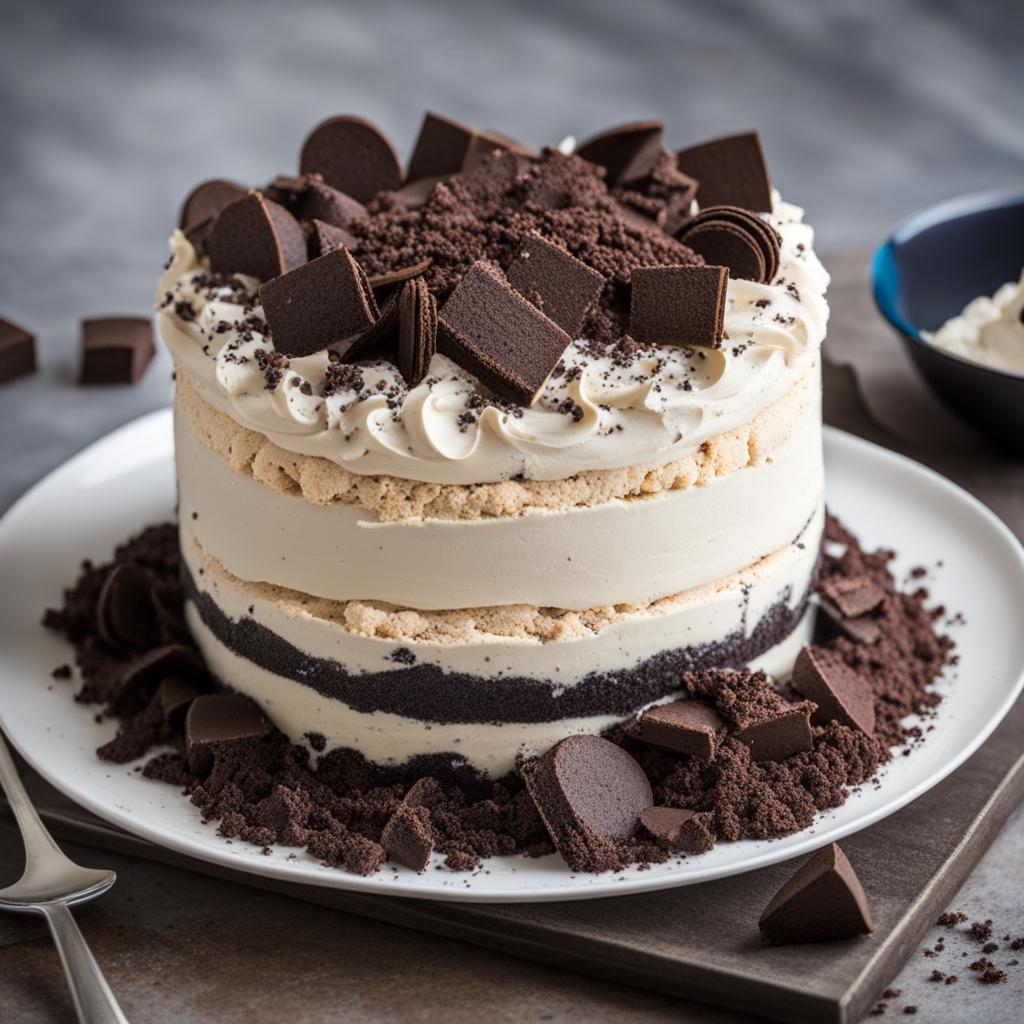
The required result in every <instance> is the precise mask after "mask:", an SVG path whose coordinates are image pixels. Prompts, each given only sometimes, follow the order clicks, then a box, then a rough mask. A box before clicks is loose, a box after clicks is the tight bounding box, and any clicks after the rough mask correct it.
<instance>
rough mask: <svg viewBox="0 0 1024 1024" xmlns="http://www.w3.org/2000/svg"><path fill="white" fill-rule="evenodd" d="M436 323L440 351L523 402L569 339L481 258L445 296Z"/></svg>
mask: <svg viewBox="0 0 1024 1024" xmlns="http://www.w3.org/2000/svg"><path fill="white" fill-rule="evenodd" d="M438 328H439V332H438V349H439V351H441V352H443V353H444V354H445V355H446V356H448V357H449V358H450V359H452V360H453V361H454V362H456V363H458V364H459V365H460V366H462V367H464V368H465V369H467V370H469V372H470V373H472V374H474V375H475V376H476V377H478V378H479V379H480V380H481V381H483V383H484V384H486V385H487V386H488V387H489V388H491V389H492V390H493V391H496V392H497V393H498V394H499V395H502V396H503V397H505V398H508V399H511V400H512V401H513V402H518V403H520V404H521V405H527V406H528V405H530V403H531V402H532V401H533V399H534V398H535V397H536V395H537V393H538V392H539V391H540V390H541V388H543V387H544V382H545V381H546V380H547V379H548V377H549V376H550V374H551V371H552V370H553V369H554V368H555V366H557V365H558V360H559V359H561V357H562V353H563V352H564V351H565V350H566V348H567V347H568V346H569V344H570V343H571V341H572V339H571V338H570V337H569V335H568V334H566V333H565V331H563V330H562V328H561V327H559V326H558V324H556V323H555V322H554V321H553V320H550V319H548V317H546V316H545V315H544V314H543V313H541V312H540V310H539V309H537V307H536V306H534V305H533V303H531V302H528V301H527V300H526V299H524V298H523V297H522V296H521V295H520V294H519V293H518V292H516V291H514V290H513V289H512V288H511V287H510V286H509V284H508V282H507V281H506V280H505V278H504V277H503V275H502V274H501V271H499V270H498V269H497V268H496V267H494V266H493V265H492V264H490V263H486V262H484V261H483V260H478V261H477V262H476V263H474V264H473V266H472V267H470V269H469V272H468V273H467V274H466V276H465V277H464V278H463V279H462V280H461V281H460V282H459V284H458V286H457V287H456V288H455V290H454V291H453V292H452V294H451V295H450V296H449V297H448V301H447V302H445V304H444V306H443V307H442V309H441V311H440V314H439V315H438Z"/></svg>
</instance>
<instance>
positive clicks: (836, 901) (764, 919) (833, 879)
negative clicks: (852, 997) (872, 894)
mask: <svg viewBox="0 0 1024 1024" xmlns="http://www.w3.org/2000/svg"><path fill="white" fill-rule="evenodd" d="M758 926H759V927H760V929H761V936H762V938H764V939H765V941H767V942H769V943H771V945H773V946H782V945H787V944H789V943H801V942H829V941H831V940H833V939H851V938H853V937H854V936H856V935H867V934H868V933H869V932H873V931H874V930H875V926H874V924H873V923H872V921H871V910H870V909H869V907H868V901H867V897H866V896H865V895H864V889H863V888H862V887H861V884H860V881H859V879H858V878H857V875H856V873H855V872H854V870H853V867H852V865H851V864H850V862H849V861H848V860H847V859H846V855H845V854H844V853H843V851H842V850H840V849H839V847H838V846H836V844H835V843H832V844H830V845H829V846H826V847H825V848H824V849H823V850H819V851H818V852H817V853H816V854H814V856H813V857H811V859H810V860H808V861H806V862H805V863H804V864H802V865H801V866H800V868H799V869H798V870H797V872H796V874H795V875H793V877H792V878H790V880H789V881H788V882H786V884H785V885H784V886H783V887H782V888H781V889H780V890H779V891H778V892H777V893H776V894H775V895H774V896H773V897H772V900H771V902H770V903H769V904H768V906H767V907H765V909H764V913H763V914H761V919H760V921H758Z"/></svg>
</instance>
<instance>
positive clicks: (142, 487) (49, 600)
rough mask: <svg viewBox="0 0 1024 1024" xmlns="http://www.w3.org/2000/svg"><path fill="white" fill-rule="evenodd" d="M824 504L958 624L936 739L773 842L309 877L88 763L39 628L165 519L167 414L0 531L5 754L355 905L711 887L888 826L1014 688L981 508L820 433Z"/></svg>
mask: <svg viewBox="0 0 1024 1024" xmlns="http://www.w3.org/2000/svg"><path fill="white" fill-rule="evenodd" d="M825 452H826V463H827V476H828V502H829V506H830V507H831V508H832V509H833V510H834V511H836V512H837V513H838V514H839V515H841V516H842V518H843V520H844V521H845V522H846V523H847V524H848V525H849V526H850V527H851V528H852V529H853V530H855V532H857V533H858V534H859V535H860V537H861V539H862V540H863V541H864V543H865V544H866V545H867V546H869V547H875V546H886V547H891V548H894V549H895V550H896V551H898V552H899V558H898V559H897V561H896V564H895V568H896V572H897V574H898V576H903V575H904V574H905V573H906V572H907V571H908V570H909V569H910V568H911V567H913V566H917V565H925V566H936V563H938V562H939V561H941V566H940V567H937V568H936V569H935V571H934V572H932V573H930V577H929V579H928V581H927V584H928V586H929V588H930V589H931V591H932V593H933V595H934V599H935V600H936V601H937V602H941V603H943V604H945V605H946V607H947V608H949V609H950V610H951V611H960V612H962V613H963V615H964V617H965V619H966V622H965V623H964V624H962V625H960V626H955V627H953V629H952V632H953V633H954V635H955V638H956V641H957V644H958V650H959V654H960V662H959V665H958V667H957V670H956V672H955V674H951V675H950V677H948V678H945V679H943V680H942V681H941V683H940V687H941V688H942V690H943V692H944V693H945V694H946V700H945V701H944V702H943V704H942V706H941V709H940V712H939V715H938V718H937V719H936V720H935V722H934V724H935V729H934V730H933V731H932V732H930V733H929V734H928V739H927V742H926V743H924V744H923V745H922V746H920V747H919V748H918V749H915V750H913V751H912V752H911V753H910V755H909V756H908V757H896V758H895V759H894V760H893V761H892V763H891V764H890V765H889V766H888V767H887V768H886V769H885V770H884V772H883V774H882V776H881V785H880V786H878V787H876V786H873V785H867V786H864V787H863V788H862V789H861V790H860V791H858V792H857V793H855V794H853V795H852V796H851V798H850V799H849V800H848V801H847V802H846V804H845V805H844V806H842V807H841V808H839V809H838V810H836V811H833V812H830V813H828V814H826V815H823V816H821V817H820V818H819V819H818V820H817V821H816V822H815V824H814V826H813V827H812V828H810V829H807V830H806V831H804V832H800V833H798V834H796V835H792V836H788V837H787V838H785V839H777V840H774V841H772V842H741V843H722V844H720V845H719V846H718V847H717V848H716V849H714V850H712V851H711V852H710V853H707V854H704V855H703V856H700V857H691V858H688V859H682V860H678V861H676V862H673V863H668V864H663V865H658V866H655V867H652V868H648V869H647V870H644V871H638V870H636V869H630V870H627V871H624V872H621V873H618V874H614V875H612V874H605V875H597V876H590V875H576V876H573V875H571V874H570V873H569V872H568V871H567V870H566V868H565V866H564V864H563V863H562V861H561V860H560V859H559V858H558V857H556V856H550V857H545V858H542V859H540V860H528V859H526V858H520V857H499V858H494V859H492V860H489V861H487V862H485V865H484V869H483V870H481V871H478V872H477V873H475V874H473V875H464V874H455V873H452V872H449V871H447V870H444V869H435V868H434V867H433V866H431V867H430V868H428V870H427V871H426V872H424V873H423V874H422V875H417V874H415V873H413V872H412V871H410V870H408V869H406V868H394V869H393V868H391V867H390V866H388V867H385V868H384V869H383V870H382V871H380V872H379V873H378V874H377V875H375V876H372V877H370V878H361V877H358V876H356V875H351V874H348V873H347V872H345V871H342V870H335V869H330V868H325V867H323V866H322V865H320V864H318V863H317V862H316V861H315V860H314V859H313V858H312V857H310V856H308V855H307V854H306V853H304V852H299V851H294V850H288V849H283V848H276V849H274V850H273V851H272V852H271V854H270V856H265V855H263V854H262V853H261V852H260V850H259V849H258V848H257V847H255V846H250V845H248V844H246V843H242V842H239V841H235V842H233V843H230V844H229V843H226V842H225V841H224V840H222V839H220V838H218V837H217V835H216V832H215V829H214V827H213V826H209V825H203V824H201V822H200V820H199V813H198V811H197V810H196V808H194V807H193V806H192V805H191V804H190V803H189V802H188V801H187V800H185V799H183V798H182V797H181V796H180V794H179V792H178V791H177V790H176V789H174V788H172V787H170V786H167V785H165V784H163V783H159V782H151V781H149V780H147V779H144V778H142V777H141V776H139V775H138V774H137V773H134V772H133V771H132V770H131V767H124V766H112V765H107V764H103V763H101V762H100V761H99V760H97V759H96V757H95V755H94V751H95V749H96V747H97V746H99V745H100V744H101V743H103V742H105V741H106V740H108V739H109V738H110V737H111V736H112V735H113V732H114V725H113V723H110V722H107V723H103V724H100V725H97V724H96V723H95V722H94V721H93V717H92V714H91V712H90V711H89V709H88V708H85V707H82V706H81V705H78V704H76V703H75V702H74V701H73V700H72V699H71V697H72V692H73V691H72V685H73V684H69V683H60V682H56V681H53V680H51V678H50V672H51V670H52V669H53V668H54V667H55V666H56V665H59V664H62V663H64V662H66V661H68V660H69V653H70V652H69V650H68V648H67V645H66V644H64V643H63V642H62V641H61V640H60V639H58V638H57V637H56V636H54V635H52V634H51V633H49V632H48V631H46V630H44V629H43V628H42V627H41V626H40V624H39V620H40V615H41V614H42V610H43V609H44V608H46V607H49V606H53V605H55V604H56V603H57V602H58V601H59V599H60V594H61V589H62V587H63V586H65V585H66V584H67V583H68V582H70V580H71V579H72V577H73V576H74V575H75V573H76V571H77V567H78V563H79V562H80V561H81V559H82V558H83V557H91V558H93V559H96V560H101V559H105V558H107V557H109V555H110V553H111V550H112V548H113V546H114V544H116V543H117V542H118V541H121V540H123V539H124V538H126V537H127V536H128V535H129V534H131V533H132V532H134V531H136V530H138V529H139V528H141V527H143V526H145V525H147V524H149V523H155V522H159V521H163V520H166V519H168V518H170V516H171V513H172V509H173V507H174V469H173V462H172V439H171V416H170V412H169V411H163V412H158V413H154V414H152V415H150V416H146V417H143V418H142V419H140V420H137V421H135V422H134V423H131V424H129V425H128V426H126V427H123V428H122V429H120V430H118V431H116V432H114V433H113V434H111V435H109V436H108V437H106V438H105V439H103V440H102V441H99V442H98V443H97V444H94V445H92V446H91V447H90V448H88V449H87V450H86V451H84V452H82V453H81V454H80V455H78V456H76V457H75V458H73V459H71V460H70V461H69V462H67V463H65V465H63V466H62V467H60V468H59V469H57V470H56V471H55V472H53V473H51V474H50V476H48V477H47V478H46V479H45V480H43V481H42V482H41V483H40V484H39V485H38V486H36V487H35V488H33V489H32V490H31V491H30V492H29V493H28V494H26V495H25V496H24V497H23V498H22V499H21V501H19V502H18V504H17V505H15V506H14V507H13V508H12V509H11V510H10V512H8V514H7V515H6V516H5V517H4V518H3V520H2V521H0V569H2V575H0V580H2V584H0V587H2V592H0V719H2V722H3V725H4V728H5V729H6V731H7V733H8V735H9V736H10V738H11V740H12V741H13V743H14V745H15V746H16V747H17V749H18V750H19V751H20V752H21V754H22V755H23V756H24V757H25V759H26V760H27V761H28V762H29V763H30V764H31V765H32V766H33V767H34V768H35V769H36V770H37V771H38V772H39V773H40V774H41V775H43V776H44V777H45V778H46V779H47V780H48V781H49V782H51V783H52V784H53V785H54V786H56V787H57V788H58V789H59V790H61V791H62V792H63V793H65V794H66V795H67V796H69V797H70V798H71V799H72V800H75V801H77V802H78V803H79V804H81V805H82V806H83V807H86V808H88V809H89V810H90V811H92V812H93V813H95V814H97V815H99V816H100V817H101V818H105V819H106V820H107V821H109V822H112V823H113V824H115V825H118V826H120V827H121V828H123V829H125V830H127V831H128V832H133V833H135V834H136V835H139V836H142V837H143V838H145V839H149V840H151V841H152V842H154V843H159V844H161V845H163V846H166V847H170V848H171V849H174V850H177V851H178V852H180V853H183V854H187V855H189V856H192V857H198V858H200V859H201V860H207V861H212V862H215V863H218V864H222V865H224V866H225V867H229V868H235V869H238V870H241V871H252V872H254V873H257V874H261V875H270V876H274V877H276V878H282V879H286V880H290V881H295V882H305V883H309V884H313V885H324V886H331V887H336V888H339V889H357V890H361V891H363V892H375V893H391V894H393V895H401V896H418V897H429V898H431V899H450V900H467V901H481V902H482V901H493V902H506V901H528V900H572V899H587V898H593V897H599V896H623V895H626V894H627V893H636V892H645V891H649V890H653V889H662V888H668V887H671V886H677V885H689V884H692V883H694V882H703V881H707V880H709V879H713V878H723V877H726V876H728V875H734V874H739V873H740V872H744V871H750V870H752V869H754V868H759V867H763V866H765V865H767V864H773V863H775V862H777V861H783V860H787V859H789V858H791V857H796V856H798V855H800V854H803V853H807V852H809V851H811V850H814V849H816V848H818V847H820V846H822V845H824V844H825V843H828V842H831V841H833V840H836V839H840V838H841V837H843V836H846V835H849V834H850V833H851V832H856V831H858V830H859V829H862V828H865V827H867V826H868V825H871V824H872V823H873V822H876V821H878V820H879V819H880V818H884V817H885V816H886V815H889V814H892V813H893V812H894V811H896V810H898V809H899V808H901V807H903V806H904V805H905V804H907V803H908V802H910V801H911V800H913V799H914V798H915V797H917V796H920V794H922V793H924V792H925V791H926V790H927V789H929V788H930V787H932V786H934V785H935V784H936V783H937V782H939V781H940V780H941V779H943V778H944V777H945V776H946V775H948V774H949V773H950V772H951V771H953V769H954V768H956V767H957V766H958V765H959V764H961V763H962V762H963V761H964V760H965V759H966V758H967V757H968V756H969V755H970V754H971V753H972V752H973V751H974V750H976V749H977V747H978V746H979V745H980V744H981V743H982V742H983V741H984V740H985V738H986V737H987V736H988V735H989V733H991V732H992V730H993V729H994V728H995V726H996V725H997V724H998V722H999V721H1000V719H1001V718H1002V717H1003V716H1004V715H1005V714H1006V712H1007V711H1008V710H1009V708H1010V706H1011V705H1012V704H1013V702H1014V700H1015V699H1016V698H1017V695H1018V694H1019V693H1020V690H1021V686H1022V683H1024V675H1022V671H1024V630H1021V628H1020V614H1021V609H1022V608H1024V551H1022V549H1021V546H1020V544H1018V542H1017V541H1016V540H1015V539H1014V537H1013V536H1012V534H1011V533H1010V532H1009V530H1007V528H1006V527H1005V526H1004V525H1003V524H1002V523H1001V522H1000V521H999V520H998V519H997V518H996V517H995V516H994V515H993V514H992V513H991V512H989V511H988V509H986V508H985V507H984V506H983V505H981V504H980V503H979V502H978V501H976V500H975V499H974V498H972V497H970V496H969V495H968V494H966V493H965V492H964V491H962V490H960V489H959V488H958V487H956V486H954V485H953V484H951V483H949V482H948V481H947V480H945V479H943V478H942V477H940V476H938V475H937V474H935V473H932V472H931V471H930V470H927V469H925V468H923V467H922V466H920V465H918V464H917V463H914V462H911V461H909V460H908V459H904V458H902V457H900V456H897V455H894V454H892V453H890V452H887V451H885V450H884V449H882V448H878V447H876V446H874V445H871V444H868V443H867V442H865V441H861V440H859V439H857V438H854V437H852V436H850V435H848V434H844V433H841V432H838V431H834V430H828V431H827V433H826V446H825Z"/></svg>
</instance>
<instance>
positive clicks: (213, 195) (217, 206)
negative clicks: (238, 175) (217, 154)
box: [178, 178, 249, 234]
mask: <svg viewBox="0 0 1024 1024" xmlns="http://www.w3.org/2000/svg"><path fill="white" fill-rule="evenodd" d="M248 194H249V190H248V189H247V188H245V186H243V185H239V184H237V183H236V182H234V181H226V180H224V179H223V178H213V179H211V180H210V181H203V182H200V184H198V185H196V187H195V188H194V189H192V191H191V192H189V194H188V195H187V196H186V197H185V201H184V203H182V204H181V212H180V213H179V214H178V227H180V228H181V230H182V231H184V232H185V234H188V233H189V232H190V231H194V230H195V228H196V227H197V226H198V225H199V224H202V223H203V222H209V224H210V226H211V227H212V224H213V221H215V220H216V219H217V217H218V215H219V214H220V211H221V210H223V209H224V207H225V206H227V205H229V204H230V203H233V202H235V200H237V199H244V198H245V197H246V196H247V195H248Z"/></svg>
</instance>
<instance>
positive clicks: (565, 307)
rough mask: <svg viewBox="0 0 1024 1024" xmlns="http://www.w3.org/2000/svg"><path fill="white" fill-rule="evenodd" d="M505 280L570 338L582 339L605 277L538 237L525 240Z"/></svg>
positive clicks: (528, 236) (532, 236)
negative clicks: (581, 333)
mask: <svg viewBox="0 0 1024 1024" xmlns="http://www.w3.org/2000/svg"><path fill="white" fill-rule="evenodd" d="M506 277H507V278H508V283H509V284H510V285H512V287H513V288H515V290H516V291H517V292H519V294H520V295H522V296H523V297H524V298H526V299H529V300H530V302H532V303H533V304H534V305H535V306H536V307H537V308H538V309H539V310H540V311H541V312H542V313H543V314H544V315H545V316H546V317H548V319H549V320H553V321H554V322H555V323H556V324H558V326H559V327H561V328H562V330H563V331H565V333H566V334H568V335H569V337H570V338H578V337H579V336H580V331H582V330H583V323H584V321H585V320H586V316H587V311H588V310H589V309H590V307H591V306H592V305H593V304H594V303H595V302H596V301H597V297H598V296H599V295H600V294H601V289H602V288H603V287H604V278H603V277H602V276H601V275H600V274H599V273H598V272H597V271H596V270H592V269H591V268H590V267H588V266H587V265H586V264H585V263H582V262H580V260H578V259H576V257H575V256H572V255H571V254H570V253H568V252H567V251H566V250H565V249H563V248H562V247H561V246H560V245H555V243H554V242H549V241H548V240H547V239H545V238H542V237H541V236H540V235H536V234H531V235H527V237H526V238H525V239H524V240H523V244H522V245H521V246H520V248H519V251H518V252H517V253H516V257H515V259H514V260H513V261H512V263H511V265H510V266H509V268H508V270H507V271H506Z"/></svg>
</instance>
